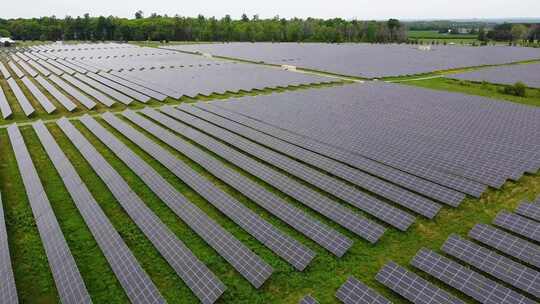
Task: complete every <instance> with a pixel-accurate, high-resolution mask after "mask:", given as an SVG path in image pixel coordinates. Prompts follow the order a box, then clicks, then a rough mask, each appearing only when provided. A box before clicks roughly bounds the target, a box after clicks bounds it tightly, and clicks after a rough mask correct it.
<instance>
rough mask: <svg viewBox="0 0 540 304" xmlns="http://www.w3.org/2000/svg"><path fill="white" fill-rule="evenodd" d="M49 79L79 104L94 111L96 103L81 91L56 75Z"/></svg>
mask: <svg viewBox="0 0 540 304" xmlns="http://www.w3.org/2000/svg"><path fill="white" fill-rule="evenodd" d="M49 79H50V80H51V81H52V82H54V83H55V84H56V85H57V86H59V87H60V88H61V89H62V90H64V91H66V92H67V93H68V94H69V95H71V96H73V97H74V98H75V99H76V100H77V101H78V102H80V103H81V104H82V105H84V106H85V107H86V108H87V109H88V110H92V109H93V108H94V107H95V106H96V103H95V102H94V101H93V100H91V99H90V98H88V97H86V95H84V94H82V93H81V92H79V90H77V89H75V88H74V87H72V86H71V85H69V84H68V83H66V82H65V81H63V80H62V79H60V78H58V76H56V75H51V76H49Z"/></svg>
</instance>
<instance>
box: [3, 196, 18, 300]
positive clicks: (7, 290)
mask: <svg viewBox="0 0 540 304" xmlns="http://www.w3.org/2000/svg"><path fill="white" fill-rule="evenodd" d="M8 245H9V244H8V236H7V230H6V221H5V218H4V206H3V204H2V195H1V194H0V281H1V282H2V284H0V302H2V303H6V304H17V303H18V302H19V300H18V298H17V289H16V288H15V278H14V277H13V268H12V267H11V257H10V254H9V246H8Z"/></svg>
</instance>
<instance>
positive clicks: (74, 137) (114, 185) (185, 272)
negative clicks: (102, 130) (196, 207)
mask: <svg viewBox="0 0 540 304" xmlns="http://www.w3.org/2000/svg"><path fill="white" fill-rule="evenodd" d="M57 124H58V126H59V127H60V128H61V129H62V131H64V133H65V134H66V135H67V136H68V138H69V139H70V140H71V141H72V142H73V144H74V145H75V146H76V147H77V149H78V150H79V152H81V154H82V155H83V157H84V158H85V159H86V160H87V161H88V163H89V164H90V166H91V167H92V169H94V171H95V172H96V174H98V175H99V177H100V178H101V179H102V180H103V182H104V183H105V184H106V186H107V187H108V189H109V190H110V191H111V193H112V194H113V195H114V197H115V198H116V200H117V201H118V202H119V203H120V205H121V206H122V208H123V209H124V210H125V211H126V213H127V214H128V215H129V217H130V218H131V219H132V220H133V221H134V222H135V224H136V225H137V227H139V228H140V229H141V231H142V232H143V233H144V235H145V236H146V237H147V238H148V239H149V240H150V242H152V244H153V245H154V246H155V248H156V249H157V250H158V251H159V253H161V255H162V256H163V257H164V258H165V260H167V262H168V263H169V264H170V265H171V267H172V268H174V270H175V271H176V273H177V274H178V275H179V276H180V277H181V278H182V279H183V280H184V282H186V284H187V285H188V286H189V288H190V289H191V290H193V292H194V293H195V294H196V295H197V297H199V299H200V300H201V302H203V303H205V304H206V303H213V302H214V301H216V300H217V299H218V298H219V297H220V296H221V294H222V293H223V291H224V290H225V286H224V285H223V283H221V281H219V279H218V278H217V277H216V276H215V275H214V274H213V273H212V272H211V271H210V270H209V269H208V268H207V267H206V266H205V265H204V264H203V263H202V262H200V261H199V260H198V259H197V257H195V256H194V255H193V253H192V252H191V251H190V250H189V249H188V248H187V247H186V246H185V245H184V244H183V243H182V242H181V241H180V240H179V239H178V238H177V237H176V236H175V235H174V233H172V231H170V230H169V229H168V228H167V226H165V224H164V223H163V222H162V221H161V220H160V219H159V218H158V217H157V216H156V215H155V214H154V213H153V212H152V211H151V209H150V208H148V207H147V206H146V204H145V203H144V202H143V201H142V200H141V199H140V198H139V197H138V196H137V194H135V193H134V192H133V191H132V189H131V188H130V187H129V185H128V184H127V183H126V182H125V180H124V179H123V178H122V177H121V176H120V175H119V174H118V172H116V170H114V168H113V167H112V166H111V165H110V164H109V163H108V162H107V161H106V160H105V159H104V158H103V156H101V155H100V154H99V152H97V150H96V149H95V148H94V147H93V146H92V145H91V144H90V143H89V142H88V141H87V140H86V139H85V138H84V136H83V135H82V134H81V133H80V132H79V131H78V130H77V129H76V128H75V127H74V126H73V125H72V124H71V123H69V121H68V120H67V119H65V118H63V119H61V120H59V121H57Z"/></svg>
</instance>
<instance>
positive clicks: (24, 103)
mask: <svg viewBox="0 0 540 304" xmlns="http://www.w3.org/2000/svg"><path fill="white" fill-rule="evenodd" d="M7 84H8V85H9V88H10V89H11V91H12V92H13V94H14V95H15V98H17V102H19V105H20V106H21V108H22V110H23V112H24V114H25V115H26V116H27V117H28V116H30V115H32V114H33V113H34V112H35V110H34V107H33V106H32V104H31V103H30V101H29V100H28V98H26V95H24V93H23V92H22V90H21V88H20V87H19V85H18V84H17V82H16V81H15V79H13V78H10V79H8V80H7Z"/></svg>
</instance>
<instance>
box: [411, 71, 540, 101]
mask: <svg viewBox="0 0 540 304" xmlns="http://www.w3.org/2000/svg"><path fill="white" fill-rule="evenodd" d="M403 84H406V85H411V86H418V87H422V88H427V89H434V90H441V91H450V92H458V93H464V94H468V95H477V96H483V97H488V98H493V99H499V100H506V101H511V102H515V103H519V104H524V105H531V106H537V107H538V106H540V89H531V88H529V89H527V95H526V96H525V97H519V96H513V95H508V94H504V93H502V92H501V91H500V90H501V88H502V87H503V86H502V85H497V84H490V83H477V82H470V81H461V80H454V79H449V78H444V77H439V78H432V79H424V80H415V81H408V82H403Z"/></svg>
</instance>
